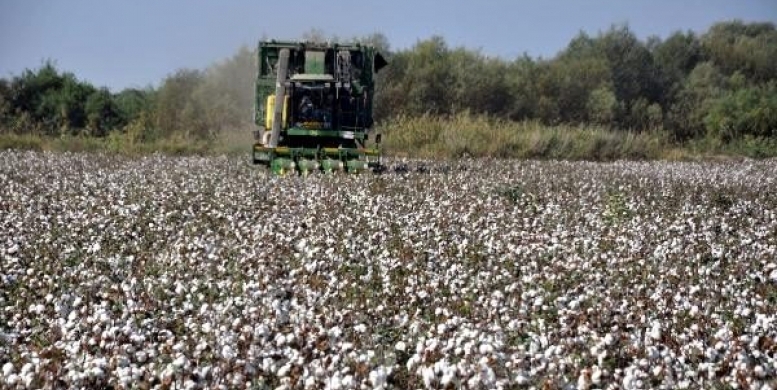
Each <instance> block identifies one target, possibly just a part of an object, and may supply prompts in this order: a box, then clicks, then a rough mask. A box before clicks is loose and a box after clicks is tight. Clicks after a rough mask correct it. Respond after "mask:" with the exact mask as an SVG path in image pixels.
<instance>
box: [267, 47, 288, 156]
mask: <svg viewBox="0 0 777 390" xmlns="http://www.w3.org/2000/svg"><path fill="white" fill-rule="evenodd" d="M288 69H289V49H281V50H280V52H279V53H278V79H277V83H276V84H275V111H274V112H273V122H272V132H271V133H270V144H269V145H267V146H268V147H270V148H275V147H278V138H279V137H280V135H281V126H282V125H283V102H284V101H285V99H286V87H285V85H284V84H285V83H286V73H287V71H288Z"/></svg>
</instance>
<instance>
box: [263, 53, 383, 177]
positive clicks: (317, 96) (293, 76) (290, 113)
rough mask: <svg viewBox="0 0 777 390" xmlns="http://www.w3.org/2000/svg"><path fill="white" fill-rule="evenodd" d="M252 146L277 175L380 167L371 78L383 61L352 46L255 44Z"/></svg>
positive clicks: (381, 66)
mask: <svg viewBox="0 0 777 390" xmlns="http://www.w3.org/2000/svg"><path fill="white" fill-rule="evenodd" d="M258 60H259V63H258V72H257V77H256V103H255V110H254V120H255V122H256V125H257V130H256V131H255V133H254V138H255V139H256V142H255V143H254V148H253V160H254V163H256V164H265V165H268V166H269V167H270V169H271V171H272V172H273V173H275V174H279V175H282V174H284V173H290V172H299V173H301V174H303V175H304V174H308V173H311V172H317V171H320V172H328V173H329V172H336V171H347V172H350V173H358V172H364V171H370V170H377V169H380V167H381V165H380V164H381V163H380V157H381V156H380V135H376V136H375V139H374V140H373V141H374V142H372V143H371V144H370V145H369V146H368V143H367V141H368V139H369V136H370V133H371V129H372V125H373V120H372V104H373V97H374V92H375V80H374V75H375V74H376V73H377V72H378V71H379V70H380V69H381V68H383V67H384V66H386V65H387V62H386V60H385V59H384V58H383V57H382V56H381V55H380V53H377V52H376V51H375V49H374V48H373V47H370V46H365V45H361V44H358V43H355V44H336V43H313V42H281V41H275V40H271V41H265V42H261V43H259V50H258Z"/></svg>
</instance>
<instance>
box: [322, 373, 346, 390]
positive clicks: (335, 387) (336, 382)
mask: <svg viewBox="0 0 777 390" xmlns="http://www.w3.org/2000/svg"><path fill="white" fill-rule="evenodd" d="M341 388H342V384H341V383H340V375H339V374H335V375H333V376H332V377H331V378H329V379H328V380H327V381H326V387H325V389H327V390H340V389H341Z"/></svg>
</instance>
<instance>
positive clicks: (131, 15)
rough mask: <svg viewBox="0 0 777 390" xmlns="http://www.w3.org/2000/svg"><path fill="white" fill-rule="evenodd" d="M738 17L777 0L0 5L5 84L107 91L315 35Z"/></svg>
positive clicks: (658, 27) (687, 23)
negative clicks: (64, 79)
mask: <svg viewBox="0 0 777 390" xmlns="http://www.w3.org/2000/svg"><path fill="white" fill-rule="evenodd" d="M735 18H737V19H742V20H744V21H771V22H777V0H544V1H518V0H499V1H497V0H493V1H489V0H480V1H478V0H467V1H443V0H435V1H432V0H407V1H406V0H390V1H388V0H386V1H380V2H379V1H372V0H358V1H350V0H348V1H346V0H329V1H312V0H289V1H282V0H274V1H257V0H253V1H249V0H212V1H205V0H187V1H184V0H135V1H130V0H127V1H121V0H59V1H57V0H0V77H10V76H12V75H18V74H20V73H21V72H22V71H23V70H24V69H25V68H32V69H35V68H38V67H39V66H40V65H41V64H42V63H43V61H44V60H46V59H51V60H53V61H55V63H56V64H57V67H58V68H59V69H61V70H66V71H70V72H73V73H75V74H76V76H77V77H78V78H80V79H83V80H87V81H90V82H92V83H93V84H95V85H97V86H108V87H110V88H111V89H112V90H120V89H122V88H125V87H144V86H146V85H150V84H151V85H158V83H159V81H160V80H161V79H162V78H164V77H165V76H166V75H167V74H170V73H171V72H173V71H175V70H176V69H178V68H182V67H189V68H205V67H207V66H208V65H209V64H211V63H213V62H214V61H218V60H220V59H223V58H225V57H229V56H231V55H232V54H234V53H235V52H236V51H237V49H238V48H239V47H240V46H241V45H250V46H254V45H255V44H256V42H257V40H258V39H260V38H262V37H271V38H275V37H277V38H285V39H295V38H299V37H301V36H302V34H303V33H305V32H307V31H310V30H311V29H312V28H317V29H321V30H323V31H324V32H325V33H327V34H336V35H338V36H341V37H352V36H363V35H366V34H370V33H373V32H381V33H383V34H385V35H386V36H387V37H388V39H389V42H390V43H391V46H392V48H394V49H399V48H407V47H410V46H412V45H413V44H415V43H416V42H417V41H418V40H419V39H425V38H428V37H430V36H432V35H434V34H437V35H441V36H443V37H444V38H445V39H446V41H447V42H448V44H449V45H450V46H460V45H463V46H466V47H469V48H480V49H481V50H482V51H483V52H484V53H486V54H491V55H499V56H502V57H503V58H510V59H512V58H514V57H516V56H517V55H520V54H522V53H524V52H526V53H528V54H529V55H531V56H533V57H537V56H543V57H552V56H553V55H554V54H556V53H557V52H558V51H559V50H561V49H563V48H564V47H565V46H566V44H567V43H568V42H569V40H570V39H571V38H573V37H574V36H575V35H577V33H578V32H579V31H581V30H583V31H586V32H589V33H592V34H596V33H597V32H599V31H603V30H606V29H608V28H609V27H610V26H611V25H612V24H620V23H628V24H629V26H630V27H631V29H632V30H633V31H634V32H635V33H636V34H637V35H638V36H639V37H640V38H642V39H644V38H646V37H648V36H650V35H658V36H660V37H666V36H667V35H668V34H670V33H672V32H674V31H677V30H694V31H704V30H706V29H707V28H708V27H709V26H710V25H712V24H713V23H715V22H717V21H721V20H730V19H735Z"/></svg>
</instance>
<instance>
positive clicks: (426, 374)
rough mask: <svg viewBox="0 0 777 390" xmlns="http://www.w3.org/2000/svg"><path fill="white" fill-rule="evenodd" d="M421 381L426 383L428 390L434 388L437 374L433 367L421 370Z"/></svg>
mask: <svg viewBox="0 0 777 390" xmlns="http://www.w3.org/2000/svg"><path fill="white" fill-rule="evenodd" d="M421 379H422V380H423V382H424V386H426V388H427V389H431V388H434V383H435V374H434V369H433V368H432V367H424V368H422V369H421Z"/></svg>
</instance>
